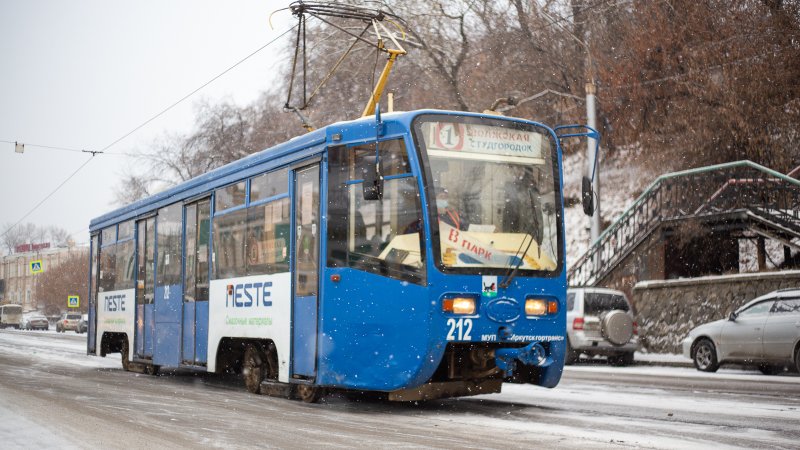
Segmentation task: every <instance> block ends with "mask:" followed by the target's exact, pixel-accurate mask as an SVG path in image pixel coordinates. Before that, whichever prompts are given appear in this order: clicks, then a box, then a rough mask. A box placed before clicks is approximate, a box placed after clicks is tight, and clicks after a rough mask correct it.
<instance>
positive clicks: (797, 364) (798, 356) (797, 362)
mask: <svg viewBox="0 0 800 450" xmlns="http://www.w3.org/2000/svg"><path fill="white" fill-rule="evenodd" d="M794 370H796V371H797V372H798V373H800V345H798V346H797V349H795V351H794Z"/></svg>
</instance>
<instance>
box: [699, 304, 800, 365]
mask: <svg viewBox="0 0 800 450" xmlns="http://www.w3.org/2000/svg"><path fill="white" fill-rule="evenodd" d="M683 354H684V356H686V357H688V358H691V359H692V361H694V366H695V367H696V368H697V370H702V371H704V372H716V371H717V369H718V368H719V366H720V365H721V364H725V363H738V364H748V365H749V364H755V365H757V366H758V369H759V370H761V372H762V373H764V374H767V375H774V374H777V373H780V372H782V371H783V369H784V367H785V366H789V367H791V368H794V369H796V370H798V371H800V288H796V289H784V290H779V291H774V292H770V293H769V294H766V295H763V296H761V297H758V298H756V299H754V300H751V301H750V302H748V303H747V304H745V305H744V306H742V307H741V308H739V309H737V310H736V311H734V312H732V313H731V314H730V316H729V317H728V318H727V319H723V320H717V321H715V322H710V323H707V324H704V325H700V326H699V327H696V328H695V329H693V330H692V331H690V332H689V335H688V336H686V338H685V339H684V340H683Z"/></svg>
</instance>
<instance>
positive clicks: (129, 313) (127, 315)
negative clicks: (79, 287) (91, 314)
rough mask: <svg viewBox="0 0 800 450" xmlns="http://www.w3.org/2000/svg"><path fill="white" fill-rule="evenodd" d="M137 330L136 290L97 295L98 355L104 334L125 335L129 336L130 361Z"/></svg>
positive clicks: (128, 356)
mask: <svg viewBox="0 0 800 450" xmlns="http://www.w3.org/2000/svg"><path fill="white" fill-rule="evenodd" d="M135 328H136V291H135V290H134V289H124V290H121V291H109V292H98V293H97V346H96V354H97V355H99V354H100V342H102V339H103V333H105V332H111V333H125V334H126V335H127V336H128V355H127V358H128V361H130V360H131V352H133V333H134V329H135Z"/></svg>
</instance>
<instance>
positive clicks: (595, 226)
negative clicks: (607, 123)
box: [586, 59, 600, 245]
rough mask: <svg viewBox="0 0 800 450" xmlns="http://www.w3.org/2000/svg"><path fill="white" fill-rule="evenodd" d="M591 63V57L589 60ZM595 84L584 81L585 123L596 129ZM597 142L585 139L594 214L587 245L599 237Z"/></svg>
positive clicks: (592, 81) (591, 81)
mask: <svg viewBox="0 0 800 450" xmlns="http://www.w3.org/2000/svg"><path fill="white" fill-rule="evenodd" d="M589 62H590V64H591V59H590V60H589ZM596 92H597V86H595V84H594V79H593V78H589V82H588V83H586V122H587V123H586V124H587V125H589V126H590V127H592V128H593V129H595V130H596V129H597V110H596V107H595V93H596ZM596 146H597V142H595V140H594V139H592V138H589V139H587V146H586V161H587V162H588V165H587V166H588V167H587V170H588V173H587V174H586V176H587V177H589V178H590V179H591V180H592V192H594V195H595V199H594V214H593V215H592V217H591V221H592V222H591V231H590V233H591V234H590V236H591V242H589V245H591V244H594V243H595V242H596V241H597V238H599V237H600V173H599V172H600V161H597V160H595V158H596V157H598V156H599V152H596V151H595V148H596Z"/></svg>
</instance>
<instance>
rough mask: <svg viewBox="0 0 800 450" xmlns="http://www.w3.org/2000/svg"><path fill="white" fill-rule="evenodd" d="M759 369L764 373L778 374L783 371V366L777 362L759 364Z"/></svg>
mask: <svg viewBox="0 0 800 450" xmlns="http://www.w3.org/2000/svg"><path fill="white" fill-rule="evenodd" d="M758 370H759V371H761V373H763V374H764V375H777V374H779V373H781V372H783V366H777V365H775V364H759V365H758Z"/></svg>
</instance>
